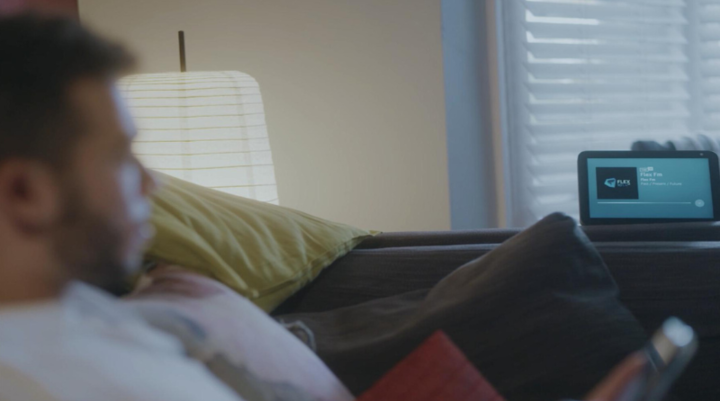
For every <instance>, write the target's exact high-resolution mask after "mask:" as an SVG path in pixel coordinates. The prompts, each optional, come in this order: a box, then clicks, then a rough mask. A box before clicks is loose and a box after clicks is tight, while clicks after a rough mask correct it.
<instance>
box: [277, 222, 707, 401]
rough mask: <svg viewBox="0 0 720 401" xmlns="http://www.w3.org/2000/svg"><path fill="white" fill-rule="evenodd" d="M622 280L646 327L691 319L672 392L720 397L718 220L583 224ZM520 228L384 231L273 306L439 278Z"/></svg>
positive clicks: (329, 302) (697, 398)
mask: <svg viewBox="0 0 720 401" xmlns="http://www.w3.org/2000/svg"><path fill="white" fill-rule="evenodd" d="M583 230H584V231H585V233H586V235H587V236H588V237H589V238H590V240H592V242H593V244H594V245H595V247H596V248H597V249H598V251H599V252H600V254H601V255H602V258H603V260H604V261H605V263H606V264H607V266H608V268H609V270H610V272H611V274H612V275H613V277H614V278H615V280H616V282H617V284H618V286H619V288H620V300H621V302H622V303H623V304H624V305H625V306H626V307H627V308H628V309H629V310H630V311H631V312H632V313H633V314H634V315H635V317H636V318H637V319H638V321H639V322H640V323H641V325H642V326H643V327H644V329H645V330H646V332H647V334H648V336H649V335H650V334H651V333H652V332H653V331H654V330H655V329H656V328H657V327H658V326H659V325H660V324H661V323H662V321H663V320H664V319H665V318H666V317H668V316H671V315H674V316H678V317H680V318H681V319H683V320H684V321H686V322H687V323H689V324H690V325H692V326H693V327H694V328H695V329H696V331H697V332H698V333H699V336H700V349H699V352H698V355H697V357H696V358H695V360H694V361H693V362H692V364H691V365H690V367H689V368H688V370H687V371H686V373H685V374H684V375H683V376H682V378H681V379H680V380H679V381H678V383H677V384H676V386H675V389H674V391H673V393H674V394H675V395H676V396H678V398H679V399H683V400H693V401H701V400H708V401H710V400H720V381H718V379H720V225H718V224H711V223H676V224H662V225H632V226H595V227H584V228H583ZM518 232H519V230H513V229H495V230H480V231H453V232H415V233H387V234H381V235H379V236H377V237H375V238H372V239H369V240H367V241H365V242H364V243H363V244H361V245H360V246H359V247H358V248H357V249H355V250H354V251H352V252H350V253H349V254H348V255H347V256H345V257H344V258H342V259H340V260H338V261H337V262H335V263H334V264H333V265H332V266H330V267H329V268H327V269H326V270H325V271H324V272H323V273H322V274H321V275H320V276H319V277H318V278H317V279H316V280H315V281H314V282H313V283H312V284H310V285H309V286H307V287H306V288H304V289H303V290H302V291H300V292H299V293H297V294H296V295H295V296H293V297H292V298H290V299H289V300H287V301H286V302H285V303H284V304H283V305H281V306H280V307H279V308H278V309H276V310H275V311H274V312H273V315H275V316H278V317H282V316H283V315H284V314H289V313H308V312H320V311H328V310H333V309H337V308H341V307H345V306H350V305H356V304H360V303H362V302H366V301H370V300H374V299H378V298H383V297H389V296H393V295H396V294H400V293H404V292H409V291H414V290H418V289H426V288H431V287H433V286H434V285H435V284H436V283H437V282H438V281H439V280H441V279H442V278H443V277H445V276H446V275H448V274H449V273H450V272H452V271H453V270H455V269H457V268H458V267H459V266H461V265H463V264H465V263H466V262H468V261H470V260H473V259H475V258H478V257H480V256H482V255H484V254H486V253H488V252H489V251H491V250H493V249H494V248H495V247H497V246H498V244H500V243H502V242H503V241H505V240H506V239H508V238H510V237H511V236H513V235H515V234H517V233H518Z"/></svg>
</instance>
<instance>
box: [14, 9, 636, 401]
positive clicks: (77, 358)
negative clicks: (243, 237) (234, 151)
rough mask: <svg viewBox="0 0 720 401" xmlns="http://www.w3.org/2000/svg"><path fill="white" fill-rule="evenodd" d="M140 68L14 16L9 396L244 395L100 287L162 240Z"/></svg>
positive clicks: (627, 369) (70, 29)
mask: <svg viewBox="0 0 720 401" xmlns="http://www.w3.org/2000/svg"><path fill="white" fill-rule="evenodd" d="M131 66H132V58H131V57H130V56H129V55H128V54H127V53H126V52H125V51H124V50H123V49H122V48H120V47H118V46H116V45H114V44H111V43H108V42H106V41H104V40H102V39H99V38H98V37H96V36H94V35H92V34H91V33H89V32H88V31H86V30H84V29H83V28H81V27H80V26H79V25H77V24H76V23H75V22H73V21H69V20H63V19H53V18H41V17H37V16H31V15H25V16H17V17H11V18H4V19H0V400H3V401H15V400H68V401H69V400H72V401H80V400H88V401H90V400H126V401H127V400H130V401H132V400H147V401H150V400H153V401H155V400H174V401H178V400H180V401H182V400H188V401H189V400H208V401H226V400H228V401H229V400H236V401H237V400H239V399H240V397H239V396H237V395H236V394H235V393H234V392H233V391H232V390H231V389H230V388H229V387H228V386H226V385H225V384H223V383H222V382H221V381H219V380H218V379H216V378H215V377H214V376H213V375H212V374H211V373H210V372H209V370H208V369H206V367H205V366H203V365H202V364H200V363H199V362H196V361H194V360H192V359H190V358H188V357H186V356H185V350H184V349H183V347H182V346H181V344H180V343H179V342H178V341H177V340H176V339H174V338H171V337H169V336H167V335H165V334H163V333H160V332H158V331H155V330H153V329H152V328H150V327H149V326H148V325H146V324H145V323H144V322H143V321H142V320H140V319H139V318H138V317H136V316H135V315H134V314H132V313H130V312H129V311H127V310H126V309H124V308H123V307H122V306H121V305H120V304H119V303H117V302H116V301H115V300H114V299H113V298H112V297H111V296H108V295H106V294H105V293H103V291H101V290H99V289H98V288H102V289H104V290H105V291H108V292H111V293H117V292H119V291H120V289H121V288H122V285H123V283H124V278H125V277H126V276H127V275H128V274H129V273H131V272H132V271H133V270H134V269H135V268H137V266H138V265H139V261H140V251H141V246H142V244H143V242H144V241H145V240H146V239H147V238H148V237H149V236H150V235H151V229H150V227H148V225H147V224H148V223H147V219H148V215H149V213H150V208H149V204H148V199H147V198H148V195H149V194H150V192H151V191H152V189H153V187H154V182H153V179H152V177H151V176H150V175H149V174H148V172H147V171H146V170H145V169H144V168H143V167H142V166H141V165H140V164H139V163H138V161H137V159H136V158H135V157H134V156H133V154H132V152H131V141H132V139H133V137H134V136H135V128H134V126H133V123H132V121H131V119H130V117H129V115H128V112H127V109H126V107H125V105H124V104H123V102H122V100H121V98H120V96H119V94H118V91H117V89H116V87H115V80H116V78H117V77H118V76H119V75H120V74H122V73H123V72H125V71H126V70H127V69H128V68H130V67H131ZM80 282H84V283H86V284H80ZM643 366H644V360H643V359H642V358H639V357H633V358H630V359H628V362H626V363H625V364H624V365H622V366H621V367H620V368H619V369H618V370H617V371H616V372H615V374H614V375H612V376H611V377H610V378H609V379H608V380H607V381H606V382H605V383H604V384H603V385H601V386H600V387H599V388H598V390H596V392H595V393H593V395H592V398H590V399H592V400H597V401H610V400H615V399H616V397H618V394H619V393H620V392H621V391H622V390H623V389H624V388H625V387H627V384H628V383H629V382H630V381H631V380H632V379H633V378H634V377H636V376H637V375H638V373H639V372H640V371H641V370H642V369H643ZM510 401H512V400H510Z"/></svg>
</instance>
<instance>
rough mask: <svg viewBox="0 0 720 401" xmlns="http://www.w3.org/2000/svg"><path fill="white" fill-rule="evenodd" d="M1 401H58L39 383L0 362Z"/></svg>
mask: <svg viewBox="0 0 720 401" xmlns="http://www.w3.org/2000/svg"><path fill="white" fill-rule="evenodd" d="M0 400H3V401H16V400H17V401H20V400H34V401H58V400H57V398H55V397H53V396H52V394H50V393H49V392H48V391H47V390H46V389H45V388H44V387H43V386H42V385H41V383H39V382H38V381H36V380H35V379H33V378H32V377H31V376H29V375H26V374H24V373H22V372H20V371H18V370H16V369H15V368H12V367H10V366H7V365H4V364H3V363H2V362H0Z"/></svg>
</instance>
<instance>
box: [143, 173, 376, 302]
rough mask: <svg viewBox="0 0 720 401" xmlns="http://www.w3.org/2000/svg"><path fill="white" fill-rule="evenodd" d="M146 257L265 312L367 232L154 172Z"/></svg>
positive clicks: (359, 240)
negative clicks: (211, 282)
mask: <svg viewBox="0 0 720 401" xmlns="http://www.w3.org/2000/svg"><path fill="white" fill-rule="evenodd" d="M158 178H159V180H160V183H161V187H160V189H159V190H158V192H157V193H156V194H155V195H154V197H153V204H154V209H153V216H152V223H153V225H154V226H155V229H156V235H155V238H154V239H153V240H152V241H151V242H150V244H149V248H148V249H147V251H146V258H147V259H149V260H161V261H166V262H171V263H175V264H178V265H181V266H184V267H186V268H188V269H190V270H193V271H196V272H198V273H201V274H204V275H207V276H210V277H212V278H215V279H217V280H219V281H221V282H223V283H225V284H226V285H228V286H230V287H231V288H232V289H234V290H235V291H237V292H238V293H240V294H241V295H243V296H245V297H247V298H249V299H250V300H252V301H253V302H254V303H255V304H256V305H258V306H259V307H261V308H263V309H264V310H265V311H271V310H272V309H273V308H275V307H276V306H278V305H279V304H280V303H281V302H282V301H284V300H285V299H286V298H288V297H289V296H290V295H292V294H293V293H295V292H296V291H297V290H299V289H300V288H302V287H303V286H304V285H305V284H307V283H308V282H310V281H311V280H313V279H314V278H315V277H316V276H317V275H318V274H319V273H320V271H321V270H322V269H324V268H325V267H327V266H328V265H330V264H331V263H332V262H333V261H334V260H336V259H337V258H339V257H341V256H343V255H345V254H346V253H347V252H349V251H350V250H352V249H353V248H354V247H355V246H357V244H359V243H360V242H361V241H362V240H364V239H365V238H367V237H369V236H371V235H372V234H371V233H370V232H368V231H365V230H361V229H359V228H355V227H351V226H348V225H345V224H339V223H333V222H330V221H327V220H323V219H320V218H317V217H313V216H310V215H308V214H305V213H302V212H298V211H295V210H292V209H287V208H284V207H280V206H276V205H271V204H268V203H263V202H258V201H254V200H251V199H246V198H241V197H237V196H233V195H230V194H226V193H223V192H219V191H215V190H212V189H208V188H204V187H201V186H198V185H195V184H192V183H189V182H187V181H183V180H180V179H177V178H173V177H170V176H167V175H164V174H158Z"/></svg>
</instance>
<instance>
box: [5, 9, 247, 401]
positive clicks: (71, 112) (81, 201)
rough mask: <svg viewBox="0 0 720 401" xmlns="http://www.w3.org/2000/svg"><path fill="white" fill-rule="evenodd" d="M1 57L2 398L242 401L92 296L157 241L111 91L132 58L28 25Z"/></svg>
mask: <svg viewBox="0 0 720 401" xmlns="http://www.w3.org/2000/svg"><path fill="white" fill-rule="evenodd" d="M0 54H1V56H0V399H2V400H46V399H50V400H56V399H57V400H147V401H150V400H153V401H156V400H223V401H225V400H228V401H230V400H238V397H237V396H235V394H234V393H233V392H232V391H231V390H230V389H229V388H227V387H226V386H224V385H223V384H222V383H221V382H219V381H218V380H217V379H215V378H214V377H213V376H212V375H211V374H210V373H209V372H208V371H207V370H206V369H205V368H204V367H203V366H202V365H201V364H199V363H196V362H194V361H192V360H190V359H188V358H186V357H185V356H184V353H183V349H182V348H181V345H180V344H179V343H178V342H177V341H176V340H174V339H172V338H169V337H167V336H165V335H163V334H162V333H160V332H157V331H154V330H152V329H150V328H149V327H148V326H146V325H145V324H144V323H143V322H141V321H139V320H138V319H137V318H136V317H135V316H133V315H130V314H128V313H125V311H124V310H123V309H121V308H120V307H119V306H117V305H116V303H115V301H114V300H113V299H112V298H110V297H109V296H107V295H105V294H103V293H101V292H100V291H98V290H96V289H94V288H93V287H91V286H97V287H101V288H104V289H106V290H108V291H111V292H115V291H118V290H119V289H120V288H121V286H122V284H123V281H124V280H123V278H124V277H126V276H127V274H128V273H130V272H131V270H132V269H134V268H135V267H136V266H137V265H138V262H139V255H140V250H141V246H142V245H143V242H144V241H145V239H147V238H148V236H149V235H150V234H151V229H150V227H148V223H147V219H148V215H149V212H150V208H149V205H148V199H147V196H148V194H149V193H150V191H151V190H152V189H153V185H154V183H153V180H152V178H151V177H150V175H149V174H148V172H147V171H146V170H145V169H144V168H143V167H142V166H141V165H140V164H139V163H138V161H137V159H135V157H134V156H133V154H132V152H131V147H130V145H131V141H132V139H133V136H134V135H135V129H134V127H133V124H132V121H131V119H130V117H129V116H128V113H127V110H126V109H125V107H124V105H123V104H122V101H121V100H120V97H119V94H118V91H117V89H116V88H115V84H114V80H115V78H116V77H117V76H118V74H120V73H121V72H123V71H124V70H126V69H127V68H129V67H131V65H132V59H131V57H130V56H129V55H128V54H127V53H126V52H125V51H124V50H123V49H121V48H119V47H118V46H115V45H113V44H109V43H107V42H105V41H102V40H100V39H98V38H97V37H95V36H93V35H91V34H90V33H88V32H87V31H85V30H84V29H82V28H81V27H80V26H78V25H77V24H76V23H73V22H71V21H66V20H61V19H43V18H39V17H33V16H21V17H14V18H8V19H5V20H2V22H0ZM74 280H82V281H84V282H86V283H88V284H90V285H91V286H88V285H83V284H76V283H73V282H74Z"/></svg>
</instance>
